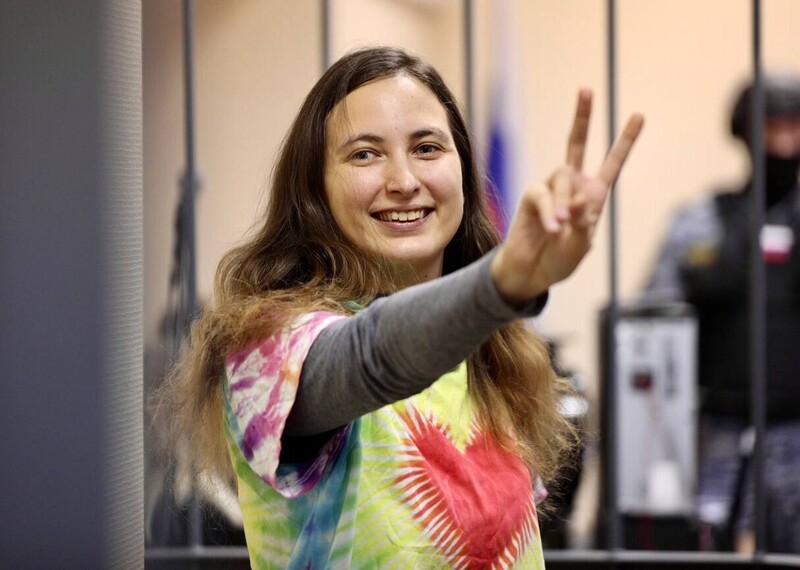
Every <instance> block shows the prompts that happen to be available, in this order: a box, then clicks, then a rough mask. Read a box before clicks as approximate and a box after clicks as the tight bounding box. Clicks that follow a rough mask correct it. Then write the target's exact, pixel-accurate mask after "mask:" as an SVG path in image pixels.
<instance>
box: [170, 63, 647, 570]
mask: <svg viewBox="0 0 800 570" xmlns="http://www.w3.org/2000/svg"><path fill="white" fill-rule="evenodd" d="M590 108H591V93H589V92H588V91H584V92H581V93H580V95H579V98H578V106H577V112H576V117H575V123H574V125H573V128H572V131H571V134H570V137H569V144H568V152H567V160H566V163H565V165H564V166H562V167H561V168H559V169H558V170H557V171H556V172H555V173H554V174H553V176H552V177H550V178H549V179H548V181H547V182H542V183H540V184H537V185H533V186H532V187H531V188H530V189H528V190H527V191H526V192H525V193H524V194H523V196H522V199H521V202H520V207H519V210H518V212H517V215H516V216H515V218H514V221H513V223H512V225H511V228H510V230H509V235H508V237H507V238H506V240H505V241H503V242H502V243H501V241H500V239H499V238H498V236H497V233H496V232H495V230H494V228H493V226H492V225H491V223H490V222H489V218H488V216H487V211H486V205H485V193H484V188H483V184H482V181H481V179H480V177H479V175H478V172H477V168H476V165H475V161H474V158H473V152H472V146H471V143H470V139H469V136H468V134H467V129H466V126H465V124H464V121H463V119H462V117H461V114H460V112H459V110H458V107H457V105H456V102H455V100H454V98H453V96H452V94H451V92H450V90H449V89H448V88H447V86H446V85H445V84H444V83H443V81H442V79H441V77H440V76H439V74H438V73H437V72H436V71H435V70H434V69H433V68H432V67H431V66H429V65H428V64H426V63H425V62H423V61H421V60H420V59H418V58H416V57H413V56H411V55H409V54H407V53H405V52H403V51H401V50H397V49H392V48H371V49H366V50H361V51H356V52H353V53H351V54H349V55H347V56H345V57H344V58H342V59H341V60H339V61H338V62H337V63H335V64H334V65H333V66H332V67H331V68H330V69H329V70H328V71H327V72H326V73H325V75H324V76H323V77H322V78H321V79H320V80H319V82H318V83H317V84H316V85H315V86H314V88H313V89H312V90H311V92H310V93H309V95H308V97H307V98H306V100H305V102H304V104H303V106H302V108H301V110H300V112H299V114H298V116H297V119H296V120H295V122H294V124H293V126H292V128H291V130H290V132H289V134H288V136H287V138H286V142H285V145H284V148H283V149H282V152H281V155H280V158H279V161H278V164H277V167H276V171H275V176H274V181H273V186H272V194H271V199H270V201H269V209H268V211H267V213H266V216H265V219H264V222H263V225H262V226H261V228H260V230H259V231H258V233H257V235H256V236H255V237H254V238H253V239H252V241H250V242H249V243H245V244H244V245H242V246H240V247H238V248H236V249H234V250H232V251H231V252H229V253H228V254H227V256H226V257H225V258H224V259H223V261H222V263H221V264H220V267H219V269H218V273H217V284H216V291H215V294H216V302H217V306H216V307H215V308H214V309H211V310H208V311H206V312H205V314H204V315H203V316H202V317H201V318H200V319H198V321H197V322H196V324H195V325H194V327H193V333H192V345H191V349H190V350H189V351H187V353H186V355H185V357H184V358H183V360H182V361H181V362H180V363H179V365H178V366H177V367H176V369H175V370H174V372H173V374H172V377H171V380H170V383H169V384H168V386H167V388H166V389H165V390H164V392H163V398H162V404H163V405H162V407H161V410H160V413H162V414H165V415H166V417H169V418H170V420H171V421H172V425H173V434H174V438H175V439H177V438H179V437H183V438H186V439H188V440H189V442H190V448H191V449H195V450H197V454H198V455H197V457H196V466H197V468H198V470H209V471H216V472H217V473H230V471H231V466H233V468H234V472H235V475H233V474H231V476H235V478H236V481H237V483H238V491H239V501H240V504H241V506H242V513H243V516H244V525H245V533H246V536H247V544H248V551H249V553H250V558H251V564H252V565H253V567H255V568H300V567H302V568H382V567H386V566H389V565H391V566H394V567H401V568H412V567H422V568H450V567H453V568H455V567H494V566H503V567H510V566H517V567H521V568H542V567H543V566H544V561H543V557H542V549H541V540H540V536H539V531H538V516H537V510H536V501H535V499H536V497H535V494H534V481H535V480H536V479H541V480H542V481H543V482H544V483H545V485H546V484H547V483H548V482H549V481H550V480H551V478H552V477H553V475H554V473H556V471H557V468H558V467H559V464H560V463H561V461H562V458H563V457H565V454H566V453H568V451H569V449H570V446H571V444H572V442H573V438H574V434H573V432H572V430H571V427H570V424H569V423H568V422H567V420H566V419H565V418H563V417H561V416H560V415H559V413H558V411H557V405H556V403H557V401H558V399H559V397H560V396H561V395H563V393H564V392H565V391H566V390H567V389H568V388H567V383H566V382H565V381H563V380H562V379H559V378H557V377H556V376H555V374H554V373H553V370H552V367H551V365H550V361H549V357H548V351H547V349H546V347H545V345H544V343H543V342H542V341H541V340H540V339H538V338H537V337H536V336H535V335H534V334H533V333H532V332H531V331H529V330H528V329H526V328H525V327H524V326H523V325H522V323H521V321H520V319H521V318H523V317H529V316H532V315H535V314H537V313H538V312H539V311H540V310H541V309H542V307H543V305H544V303H545V301H546V297H547V292H548V289H549V287H550V286H551V285H553V284H555V283H556V282H558V281H560V280H562V279H564V278H566V277H567V276H568V275H569V274H570V273H571V272H572V271H573V270H574V269H575V267H576V266H577V265H578V263H579V262H580V261H581V260H582V259H583V257H584V256H585V254H586V253H587V251H588V250H589V248H590V245H591V239H592V235H593V233H594V229H595V226H596V223H597V219H598V216H599V214H600V211H601V209H602V206H603V203H604V202H605V199H606V196H607V194H608V190H609V187H610V186H611V184H612V183H613V181H614V180H615V179H616V177H617V175H618V174H619V171H620V169H621V168H622V164H623V163H624V161H625V159H626V157H627V155H628V153H629V152H630V149H631V147H632V145H633V142H634V141H635V139H636V137H637V136H638V133H639V130H640V129H641V126H642V118H641V117H640V116H634V117H633V118H632V119H631V120H630V122H629V123H628V126H627V127H626V129H625V131H624V132H623V134H622V136H621V137H620V139H619V140H618V141H617V143H616V144H615V145H614V147H613V148H612V149H611V151H610V152H609V154H608V157H607V158H606V160H605V161H604V162H603V164H602V165H601V167H600V169H599V171H598V173H597V174H596V175H588V174H585V173H584V172H583V170H582V163H583V152H584V148H585V143H586V134H587V129H588V122H589V115H590Z"/></svg>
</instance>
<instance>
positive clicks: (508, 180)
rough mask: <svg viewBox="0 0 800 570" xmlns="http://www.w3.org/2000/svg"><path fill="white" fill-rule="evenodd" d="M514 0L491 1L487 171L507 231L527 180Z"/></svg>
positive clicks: (495, 212)
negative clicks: (521, 129)
mask: <svg viewBox="0 0 800 570" xmlns="http://www.w3.org/2000/svg"><path fill="white" fill-rule="evenodd" d="M516 12H517V6H516V1H515V0H494V1H493V2H492V3H491V14H490V18H491V25H490V30H491V34H492V38H491V49H492V52H491V61H492V65H491V67H490V73H491V75H490V89H491V91H490V97H489V99H490V107H489V136H488V139H489V140H488V148H487V153H486V155H487V165H486V173H487V176H488V179H489V184H488V194H489V208H490V213H491V215H492V218H493V221H494V222H495V226H496V227H497V229H498V231H500V233H501V234H502V235H505V232H506V230H507V229H508V224H509V222H510V220H511V218H512V216H513V214H514V210H515V208H516V204H517V201H518V199H519V196H520V193H521V192H522V190H523V185H524V182H525V173H524V172H523V167H524V159H525V157H524V155H523V152H524V151H523V141H522V137H521V133H520V128H521V126H522V125H523V124H524V119H523V115H524V109H523V106H522V102H521V87H520V85H519V75H518V74H519V70H520V66H519V42H518V40H517V38H518V34H517V33H516V28H515V21H516V18H515V13H516Z"/></svg>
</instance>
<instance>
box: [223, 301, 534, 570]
mask: <svg viewBox="0 0 800 570" xmlns="http://www.w3.org/2000/svg"><path fill="white" fill-rule="evenodd" d="M340 318H346V317H341V316H338V315H332V314H330V313H322V312H316V313H309V314H306V315H304V316H302V317H300V318H299V319H297V320H295V321H294V322H292V323H291V325H289V326H287V327H286V328H285V329H283V330H282V331H281V332H279V333H277V334H275V335H274V336H272V337H271V338H269V339H267V340H266V341H264V342H263V343H262V344H260V345H259V346H257V347H255V348H252V349H249V350H245V351H242V352H240V353H237V354H234V355H232V356H231V357H230V358H229V359H228V361H227V363H226V373H227V383H226V389H225V396H226V398H225V400H226V424H227V429H228V439H229V443H230V451H231V456H232V459H233V463H234V466H235V470H236V474H237V477H238V484H239V501H240V504H241V507H242V514H243V517H244V526H245V534H246V537H247V547H248V551H249V553H250V561H251V564H252V566H253V568H257V569H261V568H281V569H283V568H298V569H299V568H303V569H305V568H311V569H323V568H343V569H350V568H353V569H358V568H370V569H371V568H381V569H383V568H400V569H406V568H426V569H428V568H511V567H516V568H526V569H527V568H531V569H536V568H544V561H543V557H542V548H541V540H540V537H539V527H538V521H537V515H536V506H535V502H534V497H533V491H532V487H531V478H530V474H529V472H528V470H527V468H526V467H525V465H524V464H523V463H522V462H521V461H520V460H519V458H517V457H516V456H515V455H513V454H511V453H509V452H507V451H505V450H503V449H501V448H500V447H498V446H497V445H496V443H495V442H494V440H493V439H492V438H491V437H490V436H489V435H488V434H487V433H486V432H484V431H482V430H481V429H480V428H479V427H478V426H477V425H476V423H475V415H474V413H473V409H472V406H471V404H470V400H469V398H468V397H467V374H466V364H463V363H462V364H461V365H460V366H458V367H457V368H456V369H455V370H453V371H451V372H449V373H447V374H445V375H444V376H442V377H441V378H440V379H439V380H437V381H436V382H434V383H433V384H432V385H431V386H430V387H429V388H428V389H426V390H424V391H423V392H421V393H419V394H417V395H416V396H413V397H411V398H408V399H406V400H402V401H400V402H396V403H394V404H391V405H388V406H385V407H383V408H381V409H379V410H377V411H375V412H372V413H369V414H367V415H365V416H362V417H361V418H359V419H358V420H356V421H354V422H352V423H350V424H349V425H347V426H345V427H343V428H341V429H340V430H339V431H337V432H336V433H335V435H334V436H333V437H332V438H331V439H330V440H329V441H328V443H327V444H326V445H325V446H324V447H323V448H322V449H321V450H320V451H319V453H318V454H317V455H316V457H315V458H314V459H313V460H311V461H309V462H308V463H305V464H302V465H298V464H291V465H290V464H283V463H280V461H279V457H280V450H281V435H282V433H283V428H284V424H285V421H286V418H287V417H288V415H289V411H290V410H291V407H292V404H293V402H294V398H295V395H296V392H297V384H298V381H299V378H300V371H301V368H302V364H303V361H304V359H305V357H306V355H307V354H308V351H309V349H310V347H311V343H312V342H313V341H314V339H315V338H316V337H317V335H318V334H319V333H320V332H321V331H322V330H323V329H324V328H325V327H326V326H327V325H329V324H330V323H332V322H334V321H335V320H337V319H340Z"/></svg>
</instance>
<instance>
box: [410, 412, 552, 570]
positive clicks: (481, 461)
mask: <svg viewBox="0 0 800 570" xmlns="http://www.w3.org/2000/svg"><path fill="white" fill-rule="evenodd" d="M400 416H401V418H402V419H403V421H404V422H405V424H406V426H407V429H408V434H409V436H410V438H411V442H410V443H412V447H415V448H416V449H417V450H418V453H415V457H414V458H412V459H409V460H408V461H406V463H405V465H404V469H402V473H403V474H402V475H400V476H399V477H398V478H397V480H396V482H397V484H398V485H399V487H400V488H401V491H402V493H403V498H404V500H405V502H406V503H407V504H408V505H409V506H410V507H411V509H412V511H413V516H414V519H415V520H416V522H417V524H419V525H420V527H421V528H422V529H423V532H424V533H425V535H426V536H427V537H428V538H429V539H430V540H431V541H432V542H433V543H434V544H435V545H436V547H437V549H438V550H439V551H440V552H441V553H442V554H443V555H444V556H446V557H447V558H448V560H449V561H450V562H451V563H455V562H458V563H460V564H461V565H464V564H465V566H460V567H466V568H494V567H507V566H508V565H510V564H512V563H514V561H515V560H516V559H517V557H518V556H519V554H520V553H523V552H525V551H526V550H527V548H528V546H529V545H530V543H531V541H532V539H533V537H534V536H535V535H538V532H539V527H538V522H537V518H536V506H535V503H534V500H533V491H532V487H531V478H530V473H529V472H528V469H527V468H526V467H525V465H524V464H523V463H522V461H521V460H520V459H519V458H518V457H517V456H515V455H514V454H513V453H510V452H508V451H506V450H504V449H502V448H501V447H500V446H499V445H498V444H497V442H495V441H494V439H493V438H492V437H491V436H490V435H488V434H486V433H485V432H483V431H476V433H475V435H474V437H473V439H472V441H470V442H469V444H468V445H467V447H466V449H465V450H464V453H462V452H460V451H459V450H458V449H457V448H456V446H455V445H453V443H452V442H451V441H450V439H449V438H448V437H447V429H446V428H444V427H443V426H440V425H437V424H436V422H435V420H433V419H431V418H426V417H424V416H422V414H421V413H419V411H417V410H415V409H411V410H409V411H408V413H401V414H400Z"/></svg>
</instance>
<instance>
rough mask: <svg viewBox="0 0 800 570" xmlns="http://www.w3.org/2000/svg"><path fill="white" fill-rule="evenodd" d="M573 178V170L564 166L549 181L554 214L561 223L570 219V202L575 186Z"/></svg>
mask: <svg viewBox="0 0 800 570" xmlns="http://www.w3.org/2000/svg"><path fill="white" fill-rule="evenodd" d="M574 178H575V169H574V168H573V167H572V166H569V165H565V166H562V167H561V168H559V169H558V170H557V171H556V173H555V174H554V175H553V177H552V178H551V179H550V186H551V187H552V189H553V199H554V203H555V213H556V216H557V217H558V219H559V220H561V221H562V222H565V221H567V220H569V218H570V202H571V200H572V194H573V187H574V185H575V182H574Z"/></svg>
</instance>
